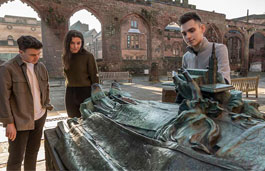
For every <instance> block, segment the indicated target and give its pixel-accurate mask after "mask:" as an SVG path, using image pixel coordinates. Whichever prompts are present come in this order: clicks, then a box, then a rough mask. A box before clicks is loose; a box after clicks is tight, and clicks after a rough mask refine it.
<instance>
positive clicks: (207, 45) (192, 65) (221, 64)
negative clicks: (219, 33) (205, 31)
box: [182, 37, 231, 83]
mask: <svg viewBox="0 0 265 171" xmlns="http://www.w3.org/2000/svg"><path fill="white" fill-rule="evenodd" d="M212 46H213V43H212V42H209V41H208V40H207V39H206V38H205V37H204V38H203V41H202V42H201V44H200V46H199V48H198V49H195V51H196V52H197V55H196V54H195V52H194V50H192V48H191V47H188V48H187V49H188V51H187V52H186V53H185V54H184V56H183V59H182V67H183V68H186V69H206V68H207V67H208V66H209V58H210V56H211V54H212ZM215 53H216V57H217V60H218V61H217V64H218V72H220V73H221V74H222V75H223V77H224V78H225V79H226V80H227V81H228V82H229V83H231V79H230V65H229V59H228V51H227V47H226V46H225V45H224V44H219V43H215Z"/></svg>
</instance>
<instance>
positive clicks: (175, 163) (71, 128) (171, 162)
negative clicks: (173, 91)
mask: <svg viewBox="0 0 265 171" xmlns="http://www.w3.org/2000/svg"><path fill="white" fill-rule="evenodd" d="M213 49H214V47H213ZM216 60H217V59H216V57H215V56H214V53H213V55H212V58H211V59H210V63H209V69H207V70H185V69H181V70H180V72H179V74H178V75H177V74H175V75H174V76H173V79H174V84H175V85H176V87H177V89H178V90H179V93H180V94H181V95H182V96H183V97H184V98H185V99H184V100H183V102H182V103H181V104H180V105H178V104H169V103H160V102H154V101H141V100H137V99H133V98H131V97H130V96H129V94H128V93H126V92H122V90H121V89H120V87H119V85H118V84H117V83H113V85H112V87H111V89H110V91H109V92H103V91H102V89H101V86H100V85H98V84H94V85H93V86H92V96H91V98H89V99H87V100H86V101H85V102H84V103H83V104H82V105H81V108H80V110H81V113H82V118H81V119H69V120H68V124H67V125H65V124H63V123H60V124H59V128H60V130H61V138H60V139H59V140H58V142H57V143H56V145H55V149H56V151H57V153H58V154H59V156H60V159H61V161H62V162H63V164H64V166H65V168H66V169H69V170H265V122H264V119H265V115H264V114H263V113H261V112H259V111H258V104H257V103H254V102H250V101H245V100H242V93H241V92H239V91H235V90H231V89H233V87H232V86H230V85H227V84H224V79H223V78H222V75H221V74H219V73H218V72H217V62H216ZM213 77H214V78H213Z"/></svg>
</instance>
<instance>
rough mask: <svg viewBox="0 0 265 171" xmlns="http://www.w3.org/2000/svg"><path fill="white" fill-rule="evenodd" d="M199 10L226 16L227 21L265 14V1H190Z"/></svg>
mask: <svg viewBox="0 0 265 171" xmlns="http://www.w3.org/2000/svg"><path fill="white" fill-rule="evenodd" d="M189 4H193V5H196V8H197V9H201V10H205V11H215V12H217V13H221V14H225V15H226V19H232V18H238V17H242V16H246V15H247V9H249V15H252V14H265V0H189Z"/></svg>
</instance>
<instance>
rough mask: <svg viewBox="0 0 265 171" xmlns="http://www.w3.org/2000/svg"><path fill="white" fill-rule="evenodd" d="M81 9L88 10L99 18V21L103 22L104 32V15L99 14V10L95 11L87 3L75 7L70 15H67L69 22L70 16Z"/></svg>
mask: <svg viewBox="0 0 265 171" xmlns="http://www.w3.org/2000/svg"><path fill="white" fill-rule="evenodd" d="M80 10H87V11H88V12H90V13H92V14H93V15H94V16H95V17H96V18H97V19H98V20H99V22H100V23H101V31H102V32H103V19H102V17H101V16H100V15H99V14H98V12H97V11H95V10H94V9H92V8H89V7H88V6H86V5H82V6H78V7H76V8H74V9H73V10H72V11H71V12H70V13H69V15H67V16H66V20H67V22H68V23H69V22H70V18H71V17H72V16H73V15H74V14H75V13H76V12H78V11H80Z"/></svg>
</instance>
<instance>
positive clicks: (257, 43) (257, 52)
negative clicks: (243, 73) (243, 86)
mask: <svg viewBox="0 0 265 171" xmlns="http://www.w3.org/2000/svg"><path fill="white" fill-rule="evenodd" d="M264 56H265V34H264V33H263V32H259V31H258V32H255V33H253V34H252V35H251V36H250V38H249V67H250V64H251V63H253V62H261V64H262V71H264V70H265V57H264Z"/></svg>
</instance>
